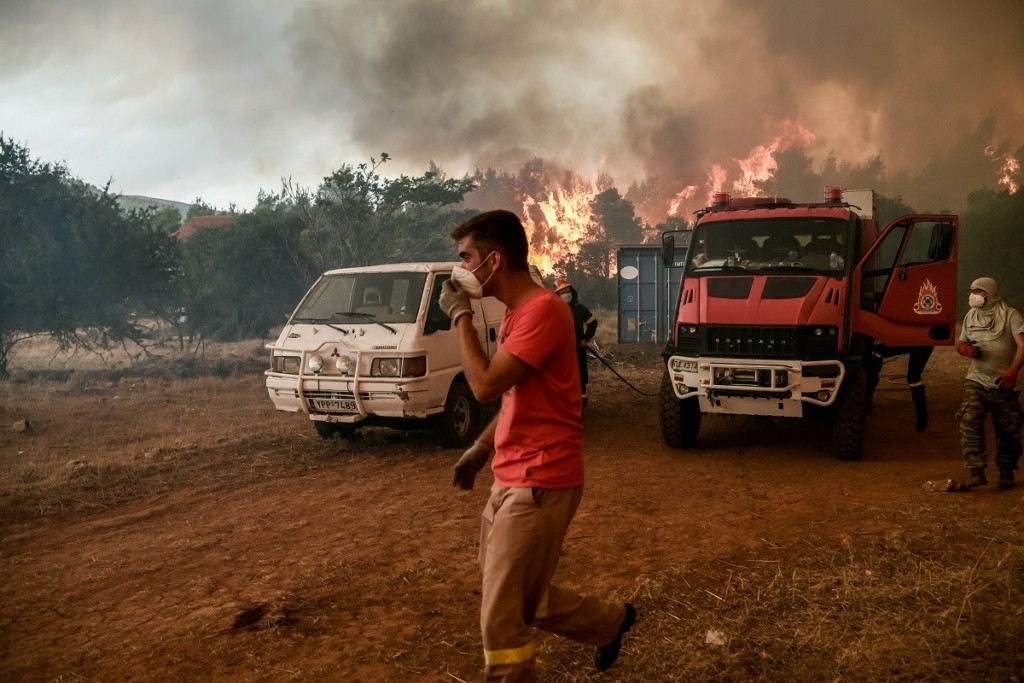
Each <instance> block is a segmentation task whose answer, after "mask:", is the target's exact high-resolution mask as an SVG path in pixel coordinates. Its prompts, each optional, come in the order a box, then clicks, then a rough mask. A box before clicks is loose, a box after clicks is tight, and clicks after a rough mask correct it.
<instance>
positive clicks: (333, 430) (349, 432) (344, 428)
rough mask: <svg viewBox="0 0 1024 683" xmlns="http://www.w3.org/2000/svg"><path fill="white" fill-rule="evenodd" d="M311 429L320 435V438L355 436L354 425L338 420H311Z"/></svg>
mask: <svg viewBox="0 0 1024 683" xmlns="http://www.w3.org/2000/svg"><path fill="white" fill-rule="evenodd" d="M313 429H315V430H316V433H317V434H319V435H321V438H352V437H353V436H355V427H354V426H353V425H349V424H341V423H338V422H324V421H322V420H313Z"/></svg>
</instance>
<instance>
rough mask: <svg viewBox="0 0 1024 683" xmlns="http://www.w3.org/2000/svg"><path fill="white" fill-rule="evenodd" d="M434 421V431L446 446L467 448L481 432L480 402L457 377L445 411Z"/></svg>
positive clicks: (450, 390)
mask: <svg viewBox="0 0 1024 683" xmlns="http://www.w3.org/2000/svg"><path fill="white" fill-rule="evenodd" d="M434 419H435V422H434V432H435V434H436V435H437V439H438V441H440V442H441V445H442V446H444V447H445V448H465V447H466V446H468V445H469V444H471V443H473V439H475V438H476V437H477V436H479V434H480V430H481V429H482V427H483V425H481V424H480V403H479V402H478V401H477V400H476V397H475V396H473V392H472V391H470V389H469V386H468V385H467V384H466V383H465V382H464V381H462V380H461V379H457V380H455V381H454V382H452V386H451V388H450V389H449V390H448V398H447V399H446V400H445V403H444V412H443V413H441V414H440V415H438V416H437V417H436V418H434Z"/></svg>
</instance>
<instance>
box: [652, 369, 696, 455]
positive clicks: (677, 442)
mask: <svg viewBox="0 0 1024 683" xmlns="http://www.w3.org/2000/svg"><path fill="white" fill-rule="evenodd" d="M700 417H701V415H700V403H699V402H698V401H697V399H695V398H687V399H679V398H676V395H675V392H674V391H672V382H671V380H670V379H669V375H668V370H666V371H665V373H664V374H663V375H662V376H661V391H660V393H659V394H658V418H659V419H658V421H659V422H660V423H661V438H662V439H664V440H665V444H666V445H667V446H671V447H672V448H693V446H694V444H696V443H697V434H698V433H700Z"/></svg>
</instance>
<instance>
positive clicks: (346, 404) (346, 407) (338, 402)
mask: <svg viewBox="0 0 1024 683" xmlns="http://www.w3.org/2000/svg"><path fill="white" fill-rule="evenodd" d="M309 405H310V406H311V407H312V408H313V409H314V410H319V411H322V412H325V413H354V412H357V410H356V402H355V401H351V400H348V399H341V398H311V399H310V400H309Z"/></svg>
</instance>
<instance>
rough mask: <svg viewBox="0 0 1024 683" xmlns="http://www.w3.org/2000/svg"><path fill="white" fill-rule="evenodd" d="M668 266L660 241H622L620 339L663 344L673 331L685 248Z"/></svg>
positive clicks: (619, 269) (627, 341)
mask: <svg viewBox="0 0 1024 683" xmlns="http://www.w3.org/2000/svg"><path fill="white" fill-rule="evenodd" d="M675 253H676V258H675V264H676V265H673V266H672V267H671V268H666V267H665V266H664V264H663V263H662V260H661V247H660V246H658V245H650V244H641V245H623V246H621V247H619V249H618V252H617V258H618V262H617V263H618V295H619V343H620V344H627V343H631V342H645V343H658V344H664V343H665V342H666V341H668V338H669V336H670V335H671V332H672V318H673V316H675V313H676V299H678V298H679V283H680V280H681V278H682V277H683V266H684V264H685V261H686V248H685V247H678V248H676V251H675Z"/></svg>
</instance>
